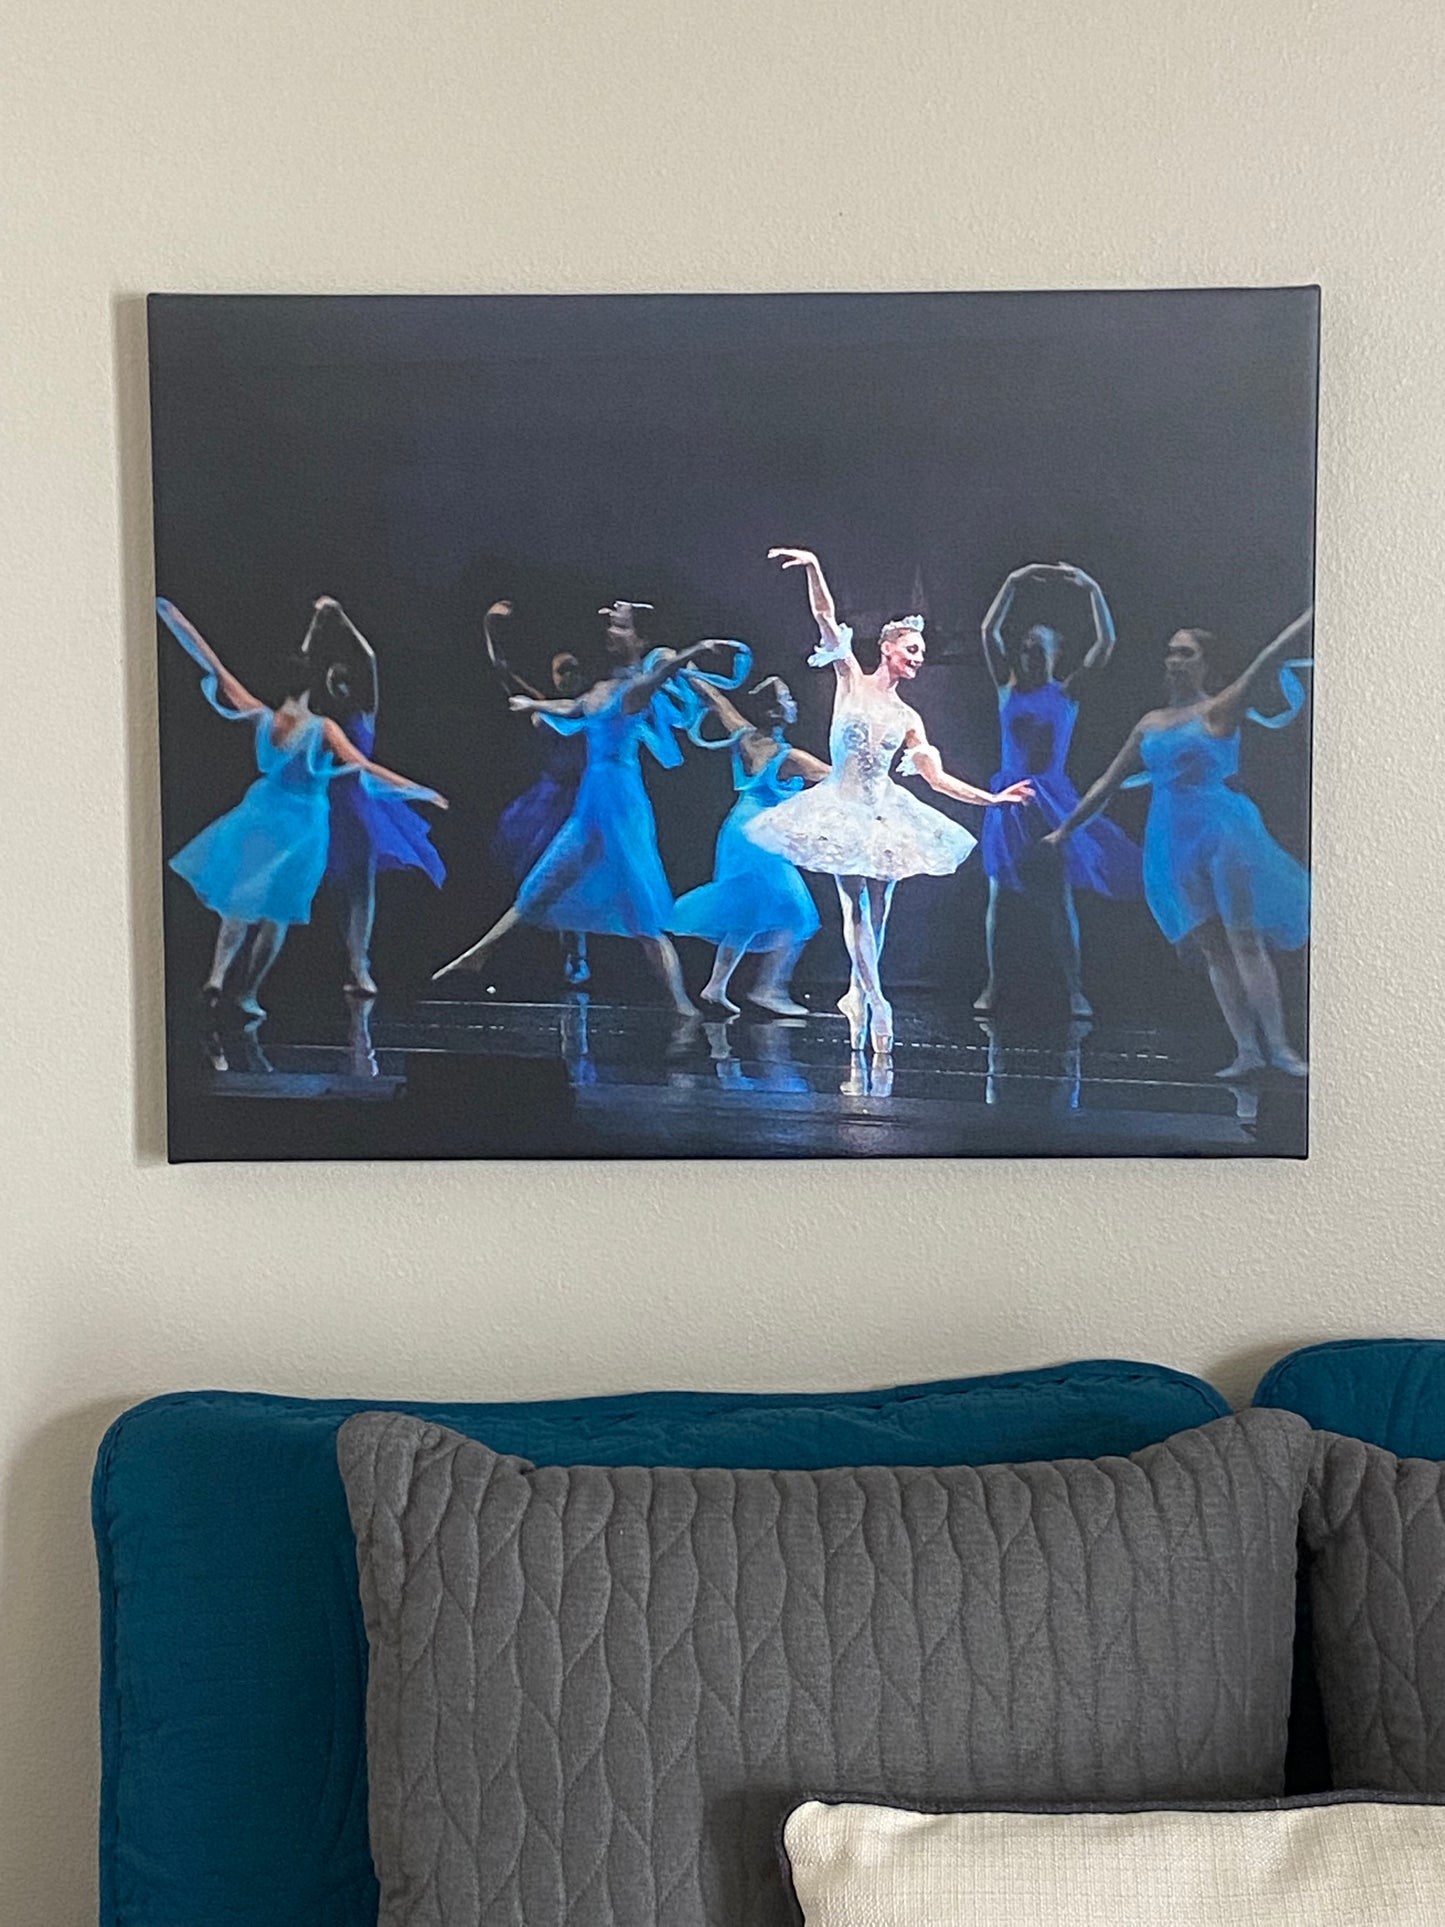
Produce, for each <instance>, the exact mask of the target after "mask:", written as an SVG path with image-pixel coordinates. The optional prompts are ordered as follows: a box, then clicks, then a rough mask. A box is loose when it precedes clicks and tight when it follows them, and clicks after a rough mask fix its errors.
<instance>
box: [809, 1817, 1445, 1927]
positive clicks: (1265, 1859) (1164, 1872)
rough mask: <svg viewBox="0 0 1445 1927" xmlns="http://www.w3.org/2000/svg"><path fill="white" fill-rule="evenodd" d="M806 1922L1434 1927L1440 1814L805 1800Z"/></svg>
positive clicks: (1443, 1861)
mask: <svg viewBox="0 0 1445 1927" xmlns="http://www.w3.org/2000/svg"><path fill="white" fill-rule="evenodd" d="M783 1846H784V1853H785V1858H786V1859H787V1861H788V1863H789V1865H790V1868H791V1872H792V1877H793V1884H794V1888H795V1890H796V1893H797V1897H798V1901H799V1904H800V1906H801V1908H802V1912H803V1918H804V1920H805V1922H806V1924H807V1927H1161V1923H1162V1924H1163V1927H1442V1923H1445V1808H1442V1807H1438V1806H1424V1805H1413V1804H1409V1803H1407V1802H1395V1801H1390V1800H1388V1799H1386V1800H1377V1799H1375V1798H1373V1797H1372V1796H1370V1797H1366V1798H1363V1799H1360V1798H1356V1799H1354V1800H1350V1799H1348V1798H1347V1799H1346V1800H1344V1801H1340V1800H1329V1799H1328V1798H1326V1799H1325V1800H1324V1801H1319V1800H1316V1801H1301V1802H1299V1803H1294V1804H1292V1803H1289V1802H1284V1801H1281V1802H1276V1803H1272V1804H1271V1805H1269V1806H1268V1807H1264V1808H1241V1807H1234V1808H1222V1809H1212V1810H1210V1809H1192V1810H1181V1809H1173V1810H1168V1811H1158V1810H1156V1811H1152V1812H1114V1813H1103V1812H1078V1811H1075V1812H1054V1813H1044V1812H1032V1813H1021V1812H1013V1813H1003V1812H991V1813H981V1812H968V1813H914V1812H908V1811H905V1810H903V1809H899V1808H894V1807H883V1806H868V1805H864V1804H861V1803H858V1804H854V1803H838V1804H830V1803H825V1802H823V1801H819V1800H811V1801H808V1802H807V1803H806V1804H805V1805H803V1806H800V1807H797V1808H795V1809H794V1811H793V1812H792V1813H791V1814H790V1815H789V1817H788V1820H787V1822H786V1825H785V1827H784V1830H783Z"/></svg>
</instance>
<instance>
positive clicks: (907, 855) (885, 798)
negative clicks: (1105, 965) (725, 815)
mask: <svg viewBox="0 0 1445 1927" xmlns="http://www.w3.org/2000/svg"><path fill="white" fill-rule="evenodd" d="M768 556H769V559H770V560H772V561H778V562H781V563H782V565H783V567H784V568H785V569H804V570H806V572H807V579H808V601H809V605H810V607H811V609H812V611H813V619H814V621H815V622H816V623H817V625H818V636H819V641H818V647H817V648H816V649H815V650H814V652H813V654H812V655H811V656H810V657H809V658H808V661H809V663H810V664H812V665H814V666H815V667H821V666H822V665H823V664H825V663H831V664H832V665H833V671H834V676H835V678H836V684H835V688H834V692H833V720H832V724H831V726H830V728H829V732H828V759H829V762H830V764H831V768H830V769H829V771H828V774H827V776H826V777H825V778H824V780H823V781H822V782H820V783H818V784H817V785H816V786H815V787H814V788H812V789H809V790H807V791H805V792H804V793H803V794H801V795H797V796H790V797H787V798H785V800H784V801H783V802H781V803H778V804H776V805H775V806H774V807H773V808H772V809H770V810H765V811H764V812H762V814H761V815H758V816H755V817H754V818H753V820H752V822H751V823H749V824H748V825H747V827H746V829H745V830H744V831H743V834H744V835H745V836H747V837H750V838H751V839H752V841H753V842H755V843H756V844H758V846H759V847H760V848H761V849H764V850H771V851H772V852H773V854H774V855H775V856H782V857H786V858H787V860H788V861H789V862H790V863H794V864H796V865H797V867H798V868H799V869H800V870H813V871H817V872H819V873H821V874H822V875H825V876H831V877H833V878H834V879H835V880H836V882H837V885H838V900H839V905H840V907H841V909H842V913H843V940H844V942H845V943H846V945H847V947H848V960H849V963H850V964H851V966H852V970H851V975H850V979H849V984H848V989H847V991H846V993H845V994H844V996H843V997H842V998H841V999H840V1000H839V1003H838V1008H839V1010H840V1011H842V1013H843V1015H844V1017H846V1018H847V1020H848V1042H849V1046H850V1048H851V1049H852V1050H854V1051H859V1050H861V1049H862V1048H863V1040H864V1038H865V1036H866V1037H867V1038H868V1039H869V1041H870V1043H871V1044H872V1048H873V1054H874V1056H875V1057H880V1058H887V1057H888V1056H890V1055H891V1053H892V1050H893V1006H892V1005H891V1004H890V1003H889V1002H888V999H887V998H886V997H885V996H884V994H883V980H882V974H881V964H882V958H883V941H884V938H885V936H886V934H887V930H888V912H889V909H890V908H891V906H892V902H893V889H894V886H895V884H897V883H898V882H899V881H900V880H901V879H902V878H904V877H916V876H938V877H942V876H952V874H953V872H954V871H955V870H956V869H957V868H958V867H959V865H960V864H961V863H963V862H964V861H966V859H967V858H968V857H969V855H970V854H971V853H972V851H973V849H974V847H975V841H976V839H975V838H974V837H973V835H972V834H971V832H969V831H968V830H966V829H964V827H963V825H962V824H961V823H955V822H954V820H953V818H952V817H950V816H945V815H944V814H943V812H942V810H935V809H931V808H930V807H929V806H928V804H926V803H921V802H920V801H919V800H918V798H917V797H916V796H914V795H912V794H911V793H910V792H909V791H908V790H906V789H904V787H903V785H902V784H901V783H897V782H895V781H894V779H893V765H894V762H895V761H896V760H897V759H898V757H899V752H900V751H901V752H902V760H901V762H899V773H900V774H902V775H908V776H919V777H921V778H922V779H923V781H924V782H925V783H927V784H928V786H929V788H930V789H933V790H936V791H938V793H939V794H940V795H942V796H949V797H952V798H954V799H955V800H956V801H958V802H960V803H981V804H984V805H987V806H989V807H992V806H995V805H997V806H1000V807H1007V806H1010V805H1013V804H1019V803H1027V802H1028V801H1029V799H1030V798H1031V796H1032V794H1033V791H1032V789H1031V787H1030V785H1029V784H1028V783H1027V782H1019V783H1011V784H1010V785H1009V786H1008V788H1007V789H1005V790H1001V791H999V792H997V793H995V792H993V791H991V790H983V789H978V788H976V787H975V785H974V784H972V783H965V782H963V781H961V780H960V779H959V778H958V777H956V776H950V775H949V774H948V772H947V771H946V770H945V769H944V767H943V759H942V758H941V757H940V756H939V754H938V751H937V750H936V749H935V748H934V747H933V745H932V744H931V743H930V742H929V740H928V732H927V731H926V730H925V728H924V726H923V718H922V717H921V716H920V715H919V714H918V712H917V711H916V710H914V709H910V708H909V706H908V704H907V703H905V702H904V701H903V699H902V697H901V696H900V695H899V694H898V686H899V684H900V683H904V682H912V680H913V679H914V677H915V676H916V675H917V674H918V671H919V669H920V668H921V667H922V663H923V657H924V642H923V618H922V616H902V617H900V618H899V619H898V620H897V621H896V622H888V623H885V624H884V625H883V630H882V633H881V634H880V636H879V638H878V655H879V662H878V667H877V668H876V669H874V670H865V669H864V668H863V666H862V664H861V663H860V662H859V661H858V659H857V657H856V656H855V655H854V654H853V631H852V630H851V629H850V628H848V627H847V625H846V624H845V623H841V622H839V620H838V611H837V607H836V605H835V603H834V601H833V592H832V590H831V589H830V588H829V587H828V583H827V580H826V578H825V577H824V574H823V570H822V565H821V564H820V563H819V561H818V558H817V556H816V555H814V553H813V551H812V550H811V549H788V548H777V549H769V550H768Z"/></svg>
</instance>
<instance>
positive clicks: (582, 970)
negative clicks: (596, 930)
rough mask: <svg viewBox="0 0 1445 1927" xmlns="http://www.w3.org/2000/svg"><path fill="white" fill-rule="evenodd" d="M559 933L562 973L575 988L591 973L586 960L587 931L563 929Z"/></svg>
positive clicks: (583, 982)
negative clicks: (560, 937)
mask: <svg viewBox="0 0 1445 1927" xmlns="http://www.w3.org/2000/svg"><path fill="white" fill-rule="evenodd" d="M561 935H562V975H563V976H564V977H565V978H566V979H567V982H568V983H569V984H571V985H573V986H574V988H575V987H577V986H579V985H581V984H585V983H586V982H587V980H588V979H589V978H590V977H591V975H592V971H591V967H590V966H589V964H588V962H587V932H586V931H585V930H564V931H563V932H562V933H561Z"/></svg>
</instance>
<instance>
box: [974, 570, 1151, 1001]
mask: <svg viewBox="0 0 1445 1927" xmlns="http://www.w3.org/2000/svg"><path fill="white" fill-rule="evenodd" d="M1046 576H1054V577H1062V578H1063V580H1065V581H1066V582H1069V583H1071V584H1072V585H1074V586H1075V587H1077V588H1080V589H1084V590H1086V591H1087V593H1088V597H1089V608H1090V613H1091V615H1092V618H1093V624H1094V640H1093V642H1092V644H1091V645H1090V647H1089V650H1088V652H1087V654H1086V655H1085V656H1084V658H1083V660H1082V661H1081V662H1080V663H1079V664H1078V665H1077V667H1076V668H1075V669H1074V670H1073V671H1072V672H1071V673H1070V674H1068V675H1066V676H1060V675H1059V674H1058V667H1059V661H1060V656H1061V653H1062V648H1063V638H1062V637H1061V636H1060V634H1059V632H1058V630H1057V629H1055V628H1053V627H1052V626H1051V625H1049V624H1048V623H1043V622H1036V623H1034V624H1032V625H1031V626H1030V627H1029V629H1028V630H1027V631H1026V632H1025V633H1024V634H1023V635H1022V636H1020V637H1019V638H1018V639H1017V640H1016V641H1013V642H1010V641H1008V640H1007V639H1006V638H1005V635H1004V624H1005V622H1006V621H1007V619H1008V615H1009V612H1010V610H1011V609H1012V607H1013V604H1014V599H1015V597H1016V595H1017V593H1018V590H1019V588H1020V586H1021V585H1022V584H1024V583H1025V582H1029V581H1034V580H1038V579H1041V578H1043V577H1046ZM1114 643H1115V630H1114V618H1113V616H1112V614H1111V613H1110V610H1109V604H1108V602H1107V601H1106V600H1105V597H1104V592H1103V590H1102V589H1101V588H1100V587H1099V585H1098V583H1097V582H1096V581H1095V580H1094V578H1093V577H1092V576H1090V575H1086V574H1085V573H1084V571H1083V570H1082V569H1076V568H1073V567H1072V566H1071V565H1070V564H1068V563H1067V562H1060V563H1057V564H1050V563H1041V562H1031V563H1029V564H1028V565H1027V566H1026V567H1025V568H1022V569H1015V570H1014V571H1013V573H1012V574H1011V575H1009V576H1007V577H1006V578H1005V579H1004V582H1003V586H1002V587H1001V588H1000V589H999V592H998V594H997V595H996V596H995V597H994V599H993V603H992V605H991V606H990V608H989V611H988V614H987V615H986V616H985V617H984V619H983V653H984V658H985V660H986V661H987V663H988V666H989V671H990V673H991V674H992V676H993V679H994V682H995V683H996V685H997V687H998V714H999V732H1000V735H1001V737H1002V758H1001V762H1000V766H999V769H998V771H997V773H996V774H995V775H994V777H993V778H992V782H993V786H994V788H995V789H1002V788H1004V787H1005V786H1006V785H1007V784H1009V783H1016V782H1019V781H1021V780H1024V779H1026V780H1027V781H1028V782H1029V783H1030V784H1032V786H1033V801H1032V802H1030V803H1027V804H1025V805H1024V807H1023V808H1022V809H1017V810H992V811H990V812H989V814H988V815H987V816H986V817H985V818H984V824H983V838H982V845H983V847H982V850H981V855H982V859H983V867H984V873H985V875H986V876H987V877H988V916H987V921H986V924H985V934H986V937H987V942H988V982H987V984H985V986H984V988H983V990H982V991H980V993H979V995H978V997H977V998H976V999H975V1001H974V1006H973V1007H974V1009H975V1010H976V1011H978V1012H979V1013H980V1015H987V1014H989V1013H990V1012H992V1011H993V1010H994V1009H995V1008H996V1006H997V1004H998V999H999V991H1000V985H999V975H998V961H997V954H998V945H997V934H998V919H999V909H1000V899H1001V898H1002V897H1003V896H1004V895H1005V893H1012V894H1014V895H1017V896H1022V897H1026V898H1030V899H1032V900H1033V901H1034V902H1035V903H1036V904H1037V905H1038V907H1039V908H1040V910H1041V911H1042V912H1043V915H1044V921H1045V924H1046V927H1047V928H1048V930H1049V932H1050V936H1051V940H1052V945H1053V950H1054V961H1055V964H1056V967H1057V969H1058V972H1059V976H1060V978H1061V979H1062V983H1063V989H1064V994H1065V995H1066V996H1067V997H1068V1000H1069V1009H1070V1014H1071V1015H1072V1016H1074V1017H1080V1018H1082V1017H1091V1016H1092V1015H1093V1008H1092V1006H1091V1005H1090V1003H1089V1000H1088V998H1087V997H1086V996H1085V994H1084V987H1083V982H1082V977H1081V971H1080V961H1079V918H1078V912H1077V910H1076V909H1075V906H1074V891H1075V890H1076V889H1084V890H1094V891H1097V892H1098V894H1099V895H1101V896H1106V897H1114V898H1137V897H1138V896H1140V895H1141V894H1142V892H1143V876H1142V867H1141V858H1140V852H1139V846H1138V844H1137V843H1134V842H1132V841H1131V840H1130V838H1129V837H1127V836H1125V834H1124V832H1123V831H1122V830H1121V829H1120V828H1119V827H1118V825H1117V824H1115V823H1110V822H1108V821H1107V820H1103V819H1100V820H1097V821H1095V822H1092V823H1089V824H1087V825H1085V826H1084V827H1083V828H1082V829H1081V830H1080V831H1079V833H1078V835H1077V836H1075V837H1073V838H1072V839H1071V840H1070V842H1069V843H1068V845H1067V847H1066V849H1065V851H1064V856H1063V861H1062V863H1059V862H1058V861H1055V862H1053V863H1047V862H1045V863H1040V862H1039V861H1038V860H1037V857H1038V853H1039V850H1040V848H1041V846H1042V844H1043V840H1044V838H1045V837H1046V836H1047V835H1048V833H1049V832H1050V831H1051V830H1056V829H1057V828H1058V827H1059V825H1060V824H1061V823H1062V822H1063V821H1064V818H1065V817H1066V816H1068V815H1069V813H1070V812H1071V811H1072V810H1073V809H1074V807H1075V806H1076V804H1077V803H1078V800H1079V792H1078V791H1077V790H1076V789H1075V787H1074V785H1073V782H1072V780H1071V778H1070V776H1069V773H1068V768H1067V765H1068V757H1069V746H1070V744H1071V742H1072V741H1073V735H1074V725H1075V723H1076V722H1077V721H1078V716H1079V698H1080V696H1081V695H1082V693H1083V691H1084V689H1085V687H1086V685H1087V684H1088V683H1089V682H1090V681H1091V680H1092V679H1093V678H1094V677H1095V676H1097V675H1098V674H1099V673H1100V672H1101V671H1102V670H1103V669H1104V668H1105V667H1106V666H1107V665H1108V662H1109V658H1110V657H1111V656H1112V655H1113V653H1114Z"/></svg>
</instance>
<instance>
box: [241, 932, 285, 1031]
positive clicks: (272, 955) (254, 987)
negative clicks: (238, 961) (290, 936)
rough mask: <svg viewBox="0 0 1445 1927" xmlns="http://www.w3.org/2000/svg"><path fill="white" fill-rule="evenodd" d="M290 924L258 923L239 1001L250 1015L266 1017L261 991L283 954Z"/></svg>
mask: <svg viewBox="0 0 1445 1927" xmlns="http://www.w3.org/2000/svg"><path fill="white" fill-rule="evenodd" d="M288 927H289V926H288V925H286V924H284V923H258V924H257V925H256V937H255V941H254V942H253V943H252V945H251V954H250V957H249V958H248V959H247V963H246V982H245V985H244V987H243V989H242V991H241V995H240V998H239V999H238V1002H239V1004H240V1007H241V1009H242V1010H244V1011H245V1012H246V1014H247V1015H248V1016H250V1017H264V1016H265V1015H266V1012H265V1010H264V1009H263V1008H262V1005H261V1002H260V998H259V995H258V993H259V991H260V989H261V985H262V984H263V982H264V981H265V979H266V975H267V973H268V971H269V970H270V968H271V966H272V964H274V963H275V961H276V959H277V958H278V957H279V956H280V955H281V946H282V944H283V943H285V941H286V931H287V929H288Z"/></svg>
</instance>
